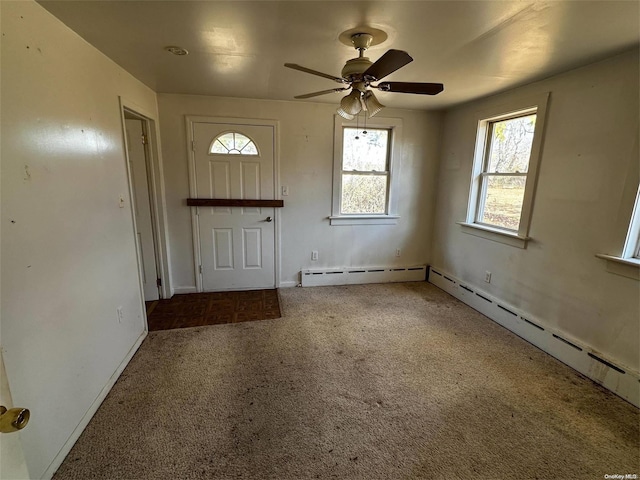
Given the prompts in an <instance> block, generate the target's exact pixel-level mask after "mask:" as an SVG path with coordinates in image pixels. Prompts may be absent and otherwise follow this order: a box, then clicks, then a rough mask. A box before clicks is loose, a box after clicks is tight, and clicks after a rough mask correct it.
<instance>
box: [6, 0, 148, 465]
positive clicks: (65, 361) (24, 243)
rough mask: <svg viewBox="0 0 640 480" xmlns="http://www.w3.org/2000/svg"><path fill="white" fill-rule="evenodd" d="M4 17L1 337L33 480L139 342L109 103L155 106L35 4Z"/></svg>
mask: <svg viewBox="0 0 640 480" xmlns="http://www.w3.org/2000/svg"><path fill="white" fill-rule="evenodd" d="M0 6H1V15H2V40H1V41H2V57H1V59H2V69H1V70H2V72H1V74H2V77H1V80H2V91H1V94H2V96H1V102H2V103H1V113H2V124H1V127H2V149H1V154H2V157H1V158H2V164H1V167H2V217H1V220H2V221H1V225H2V259H1V260H2V264H1V265H2V270H1V275H2V278H1V280H2V292H1V293H2V299H1V315H2V317H1V319H2V325H1V330H0V334H1V341H2V349H3V353H4V360H5V364H6V369H7V375H8V379H9V383H10V385H11V391H12V394H13V400H14V403H15V404H16V405H19V406H23V407H27V408H29V409H30V410H31V413H32V416H31V422H30V424H29V425H28V426H27V427H26V428H25V430H23V431H22V433H21V438H22V443H23V447H24V453H25V457H26V461H27V466H28V468H29V473H30V476H31V477H32V478H40V477H41V476H42V475H44V474H45V472H46V474H47V475H50V474H51V473H52V471H51V468H52V466H51V464H52V462H54V466H55V462H57V461H61V460H62V456H60V455H58V454H59V452H60V450H61V449H62V450H63V454H64V449H65V448H67V447H68V446H69V445H70V444H69V443H68V440H69V439H70V438H73V435H74V429H75V428H76V427H77V426H78V425H79V424H81V422H83V417H84V416H85V414H86V413H87V412H88V411H90V409H91V408H92V407H95V406H96V405H95V404H94V401H95V400H96V398H98V397H99V395H100V394H101V392H102V391H103V389H104V388H105V386H108V385H109V382H110V380H111V378H112V376H113V375H114V373H116V372H117V370H118V368H119V366H121V363H122V362H123V359H125V358H127V355H128V354H129V353H130V350H131V349H132V347H133V346H134V345H135V344H136V342H137V341H138V340H139V339H141V337H142V336H143V335H144V332H145V320H144V312H143V310H142V308H143V307H142V298H141V295H140V287H139V278H138V270H137V266H136V249H135V246H134V234H133V225H132V214H131V208H130V202H129V196H128V182H127V172H126V166H125V157H124V146H123V138H122V127H121V117H120V110H119V103H118V96H119V95H123V96H125V97H126V98H128V99H130V100H131V102H133V103H136V104H139V105H140V106H141V108H144V109H145V111H151V112H156V113H157V104H156V96H155V93H154V92H153V91H151V90H150V89H149V88H147V87H145V86H144V85H143V84H141V83H140V82H139V81H137V80H135V79H134V78H133V77H132V76H131V75H129V74H128V73H127V72H125V71H124V70H122V69H121V68H120V67H118V66H117V65H116V64H115V63H113V62H112V61H111V60H109V59H107V58H106V57H105V56H104V55H102V54H101V53H99V52H98V51H97V50H96V49H94V48H93V47H91V46H90V45H88V44H87V43H86V42H84V41H83V40H81V39H80V37H78V36H77V35H76V34H75V33H73V32H72V31H71V30H69V29H68V28H67V27H66V26H65V25H63V24H62V23H61V22H59V21H58V20H57V19H55V18H54V17H53V16H51V14H49V13H48V12H47V11H45V10H44V9H43V8H42V7H41V6H40V5H38V4H37V3H35V2H31V1H27V2H9V1H3V2H0ZM120 194H124V195H125V198H126V205H125V208H119V206H118V203H119V202H118V197H119V195H120ZM119 306H122V309H123V312H124V319H123V321H122V323H118V320H117V316H116V308H117V307H119ZM85 421H86V419H85ZM78 433H79V432H75V434H76V435H77V434H78ZM65 445H66V447H65ZM54 459H56V460H54ZM47 469H49V470H48V471H47Z"/></svg>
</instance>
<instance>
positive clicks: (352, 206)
mask: <svg viewBox="0 0 640 480" xmlns="http://www.w3.org/2000/svg"><path fill="white" fill-rule="evenodd" d="M386 205H387V176H386V175H350V174H344V175H342V202H341V207H340V213H386V212H385V208H386Z"/></svg>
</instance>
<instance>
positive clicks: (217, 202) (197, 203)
mask: <svg viewBox="0 0 640 480" xmlns="http://www.w3.org/2000/svg"><path fill="white" fill-rule="evenodd" d="M187 205H188V206H189V207H265V208H267V207H275V208H281V207H284V201H283V200H231V199H226V198H187Z"/></svg>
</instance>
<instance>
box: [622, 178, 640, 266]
mask: <svg viewBox="0 0 640 480" xmlns="http://www.w3.org/2000/svg"><path fill="white" fill-rule="evenodd" d="M622 258H624V259H625V260H631V261H633V262H634V263H636V264H638V265H640V185H638V193H636V203H635V204H634V206H633V214H632V215H631V222H630V224H629V231H628V232H627V238H626V239H625V242H624V248H623V249H622Z"/></svg>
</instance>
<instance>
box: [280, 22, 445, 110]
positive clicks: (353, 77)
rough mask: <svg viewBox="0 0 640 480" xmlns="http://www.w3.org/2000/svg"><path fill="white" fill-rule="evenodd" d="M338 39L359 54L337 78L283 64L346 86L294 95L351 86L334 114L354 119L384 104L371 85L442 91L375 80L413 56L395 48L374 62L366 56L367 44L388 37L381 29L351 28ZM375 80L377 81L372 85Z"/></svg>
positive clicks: (433, 85)
mask: <svg viewBox="0 0 640 480" xmlns="http://www.w3.org/2000/svg"><path fill="white" fill-rule="evenodd" d="M339 39H340V41H341V42H342V43H345V44H346V43H347V39H349V40H350V43H351V44H352V45H353V47H354V48H355V49H356V50H357V51H358V57H356V58H352V59H350V60H347V63H346V64H345V65H344V67H343V68H342V71H341V72H340V75H341V76H340V77H336V76H333V75H329V74H327V73H322V72H319V71H317V70H312V69H310V68H306V67H302V66H300V65H297V64H295V63H285V64H284V66H285V67H287V68H292V69H294V70H299V71H301V72H305V73H310V74H312V75H317V76H320V77H324V78H327V79H329V80H333V81H335V82H338V83H340V84H342V85H346V86H344V87H341V88H332V89H329V90H322V91H320V92H313V93H307V94H304V95H297V96H295V97H294V98H311V97H316V96H319V95H325V94H327V93H333V92H340V91H344V90H349V89H351V92H350V93H348V94H347V95H346V96H345V97H343V98H342V100H340V107H339V108H338V110H337V113H338V115H340V116H342V117H343V118H346V119H347V120H353V118H354V117H355V116H356V115H358V114H359V113H360V112H362V111H365V112H367V113H368V116H369V118H371V117H373V116H374V115H376V114H377V113H378V112H380V110H382V109H383V108H384V105H382V104H381V103H380V102H379V101H378V99H377V98H376V96H375V95H374V94H373V91H371V89H372V88H377V89H379V90H381V91H383V92H396V93H413V94H418V95H437V94H438V93H440V92H442V91H443V90H444V85H442V84H441V83H420V82H382V83H378V82H380V80H382V79H383V78H384V77H386V76H387V75H390V74H391V73H393V72H395V71H396V70H398V69H400V68H402V67H404V66H405V65H407V64H408V63H410V62H412V61H413V58H411V56H410V55H409V54H408V53H407V52H405V51H402V50H394V49H391V50H388V51H387V52H386V53H385V54H384V55H382V57H380V58H379V59H378V60H376V61H375V62H373V63H372V62H371V60H369V58H368V57H365V56H364V52H365V50H367V49H368V48H369V47H370V46H372V45H378V44H380V43H382V42H383V41H385V40H386V39H387V34H386V33H385V32H383V31H382V30H378V29H375V28H371V27H359V28H357V29H351V30H347V31H346V32H343V33H342V34H340V37H339ZM374 82H376V83H378V84H377V85H373V83H374Z"/></svg>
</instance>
